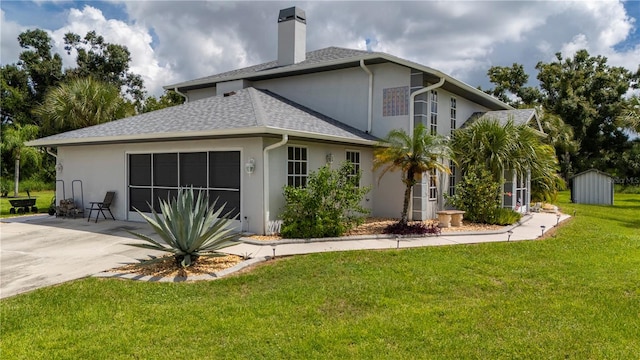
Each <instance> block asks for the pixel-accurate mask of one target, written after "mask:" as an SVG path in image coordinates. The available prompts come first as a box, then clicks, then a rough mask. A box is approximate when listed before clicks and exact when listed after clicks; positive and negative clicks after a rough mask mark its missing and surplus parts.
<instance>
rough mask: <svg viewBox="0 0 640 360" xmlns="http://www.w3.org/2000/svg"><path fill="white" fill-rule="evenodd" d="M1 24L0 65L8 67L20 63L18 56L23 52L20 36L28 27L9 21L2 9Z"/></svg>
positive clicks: (0, 12) (0, 14) (0, 10)
mask: <svg viewBox="0 0 640 360" xmlns="http://www.w3.org/2000/svg"><path fill="white" fill-rule="evenodd" d="M0 24H2V31H0V63H1V64H2V65H6V64H12V63H15V62H18V56H19V55H20V52H21V51H22V49H21V48H20V45H19V44H18V35H20V33H21V32H23V31H25V30H27V27H26V26H22V25H20V24H18V23H16V22H14V21H9V20H7V19H6V18H5V13H4V10H2V9H0Z"/></svg>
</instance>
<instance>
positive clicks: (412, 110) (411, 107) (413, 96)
mask: <svg viewBox="0 0 640 360" xmlns="http://www.w3.org/2000/svg"><path fill="white" fill-rule="evenodd" d="M442 85H444V77H441V78H440V81H438V82H437V83H435V84H433V85H429V86H427V87H426V88H422V89H420V90H418V91H416V92H414V93H413V94H411V96H409V136H413V127H414V126H415V119H414V117H415V100H416V96H418V95H420V94H424V93H426V92H427V91H431V90H433V89H436V88H439V87H440V86H442ZM411 199H412V200H413V188H412V189H411ZM407 211H408V212H409V214H410V215H408V218H409V219H411V220H413V201H409V209H407Z"/></svg>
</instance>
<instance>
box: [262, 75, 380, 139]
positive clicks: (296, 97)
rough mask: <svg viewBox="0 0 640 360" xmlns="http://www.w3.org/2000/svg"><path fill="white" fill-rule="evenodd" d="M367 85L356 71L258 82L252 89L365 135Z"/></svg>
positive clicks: (364, 79)
mask: <svg viewBox="0 0 640 360" xmlns="http://www.w3.org/2000/svg"><path fill="white" fill-rule="evenodd" d="M368 81H369V80H368V77H367V74H366V73H365V72H364V71H363V70H362V69H360V68H354V69H343V70H335V71H326V72H321V73H314V74H308V75H299V76H290V77H287V78H280V79H271V80H263V81H255V82H254V83H253V86H254V87H256V88H258V89H267V90H269V91H272V92H274V93H276V94H278V95H280V96H283V97H285V98H287V99H289V100H292V101H294V102H297V103H299V104H301V105H304V106H306V107H308V108H310V109H312V110H314V111H317V112H319V113H321V114H324V115H326V116H329V117H331V118H334V119H336V120H338V121H340V122H342V123H345V124H347V125H351V126H353V127H355V128H357V129H360V130H363V131H364V130H366V127H367V103H368V86H369V85H368V84H369V82H368Z"/></svg>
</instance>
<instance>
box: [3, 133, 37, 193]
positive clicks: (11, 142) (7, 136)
mask: <svg viewBox="0 0 640 360" xmlns="http://www.w3.org/2000/svg"><path fill="white" fill-rule="evenodd" d="M39 131H40V128H39V127H37V126H35V125H24V126H22V125H20V124H14V125H12V126H11V125H9V126H8V128H6V129H5V130H4V131H3V132H2V151H6V152H10V153H11V155H12V157H13V158H14V160H15V170H14V185H13V196H15V197H17V196H18V185H19V182H20V160H23V164H24V163H28V162H32V163H34V164H36V165H39V164H40V161H41V154H40V153H39V152H38V150H36V149H35V148H32V147H29V146H25V145H24V143H25V142H26V141H29V140H33V139H35V138H36V137H37V136H38V132H39Z"/></svg>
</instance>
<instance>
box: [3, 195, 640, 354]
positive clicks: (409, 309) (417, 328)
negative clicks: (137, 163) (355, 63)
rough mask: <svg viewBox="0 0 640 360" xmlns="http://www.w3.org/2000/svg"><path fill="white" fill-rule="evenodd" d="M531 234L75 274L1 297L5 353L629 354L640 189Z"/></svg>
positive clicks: (639, 331) (639, 304) (638, 326)
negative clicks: (135, 272)
mask: <svg viewBox="0 0 640 360" xmlns="http://www.w3.org/2000/svg"><path fill="white" fill-rule="evenodd" d="M567 199H568V194H563V195H562V198H561V201H560V206H561V207H562V208H563V210H564V211H565V212H567V213H569V214H572V213H573V210H574V209H576V211H577V216H576V217H575V219H573V220H571V221H570V223H569V224H568V225H567V226H564V227H562V228H560V229H559V230H558V231H557V233H556V234H555V236H554V237H552V238H549V239H546V240H541V241H527V242H511V243H491V244H480V245H459V246H445V247H437V248H421V249H407V250H388V251H354V252H341V253H324V254H314V255H306V256H296V257H291V258H284V259H279V260H277V261H274V262H270V263H268V264H266V265H263V266H260V267H259V268H257V269H254V270H252V271H250V272H248V273H245V274H242V275H238V276H234V277H231V278H226V279H222V280H218V281H212V282H199V283H179V284H160V283H142V282H134V281H121V280H105V279H95V278H90V279H84V280H79V281H74V282H71V283H67V284H63V285H61V286H56V287H51V288H47V289H41V290H38V291H35V292H32V293H28V294H24V295H20V296H16V297H13V298H10V299H5V300H2V301H1V302H0V305H1V318H0V320H1V322H0V333H1V334H2V335H1V340H0V349H1V353H0V357H2V358H3V359H4V358H6V359H37V358H47V359H49V358H55V359H64V358H72V359H176V358H197V359H210V358H238V359H258V358H268V359H291V358H295V359H344V358H370V359H374V358H386V359H418V358H421V359H432V358H433V359H435V358H437V359H637V358H638V354H640V341H639V340H638V339H640V195H616V205H615V206H614V207H605V206H589V205H573V204H568V203H567Z"/></svg>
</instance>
